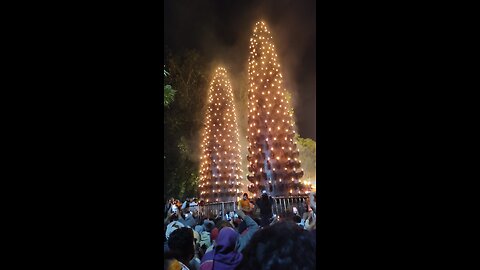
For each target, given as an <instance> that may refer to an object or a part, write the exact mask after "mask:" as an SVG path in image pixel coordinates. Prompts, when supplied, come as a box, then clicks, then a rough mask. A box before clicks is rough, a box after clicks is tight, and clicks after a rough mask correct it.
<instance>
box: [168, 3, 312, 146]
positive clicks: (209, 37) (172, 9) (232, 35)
mask: <svg viewBox="0 0 480 270" xmlns="http://www.w3.org/2000/svg"><path fill="white" fill-rule="evenodd" d="M315 5H316V4H315V1H314V0H270V1H251V0H235V1H226V0H202V1H188V0H165V1H164V14H165V24H164V31H165V32H164V33H165V34H164V46H166V47H167V48H168V49H169V50H170V51H171V52H172V53H175V52H180V51H182V50H184V49H196V50H197V51H199V52H200V54H202V55H203V56H204V57H205V58H206V59H209V61H210V62H209V63H208V64H207V66H209V67H210V68H211V70H212V71H213V70H214V68H215V67H216V66H218V65H219V64H221V65H223V66H224V67H225V68H227V71H228V73H229V76H230V78H231V81H232V87H233V89H234V90H235V88H238V84H242V83H243V84H246V81H245V80H244V79H242V78H246V74H247V64H248V62H247V61H248V53H249V49H248V46H249V40H250V37H251V35H252V32H253V28H254V25H255V23H256V22H257V21H260V20H263V21H264V22H265V23H266V25H267V27H268V28H269V29H270V31H271V32H272V36H273V43H274V44H275V48H276V49H277V54H278V58H277V59H278V62H279V63H280V65H281V68H280V70H281V72H282V74H283V75H284V80H285V87H286V88H287V90H288V91H290V92H291V93H292V94H293V105H294V110H295V115H294V117H295V119H296V124H297V126H298V132H299V135H300V136H301V137H303V138H312V139H314V140H316V127H315V124H316V117H315V115H316V20H315V8H316V7H315Z"/></svg>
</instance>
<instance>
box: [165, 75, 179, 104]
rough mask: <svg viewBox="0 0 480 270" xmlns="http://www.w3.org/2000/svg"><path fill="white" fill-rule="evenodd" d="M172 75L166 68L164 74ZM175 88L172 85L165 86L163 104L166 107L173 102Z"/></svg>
mask: <svg viewBox="0 0 480 270" xmlns="http://www.w3.org/2000/svg"><path fill="white" fill-rule="evenodd" d="M168 75H170V74H169V73H168V72H167V71H166V70H165V69H163V76H165V77H167V76H168ZM175 92H176V91H175V90H173V89H172V86H171V85H168V84H167V85H164V86H163V106H164V107H166V106H168V105H169V104H170V103H172V102H173V99H174V95H175Z"/></svg>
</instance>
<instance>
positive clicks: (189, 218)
mask: <svg viewBox="0 0 480 270" xmlns="http://www.w3.org/2000/svg"><path fill="white" fill-rule="evenodd" d="M181 210H182V211H181V215H179V216H178V220H179V221H180V222H181V223H182V224H183V225H185V226H187V227H190V228H195V225H196V224H197V220H196V219H197V212H196V211H194V212H195V213H192V212H191V211H190V205H189V203H188V202H187V201H185V202H184V203H183V205H182V209H181Z"/></svg>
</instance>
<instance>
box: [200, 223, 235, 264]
mask: <svg viewBox="0 0 480 270" xmlns="http://www.w3.org/2000/svg"><path fill="white" fill-rule="evenodd" d="M238 237H239V234H238V232H236V231H235V230H234V229H233V228H231V227H224V228H222V229H221V230H220V233H219V234H218V238H217V239H216V244H215V248H214V249H213V250H212V251H210V252H207V253H206V254H205V256H203V258H202V264H201V265H200V270H234V269H235V268H236V267H237V266H238V265H239V264H240V262H241V261H242V258H243V255H242V254H241V253H240V252H238V251H236V250H235V245H236V243H237V240H238Z"/></svg>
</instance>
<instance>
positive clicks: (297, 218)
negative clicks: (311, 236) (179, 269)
mask: <svg viewBox="0 0 480 270" xmlns="http://www.w3.org/2000/svg"><path fill="white" fill-rule="evenodd" d="M293 222H295V223H300V222H302V218H301V217H299V216H297V215H295V216H293Z"/></svg>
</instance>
